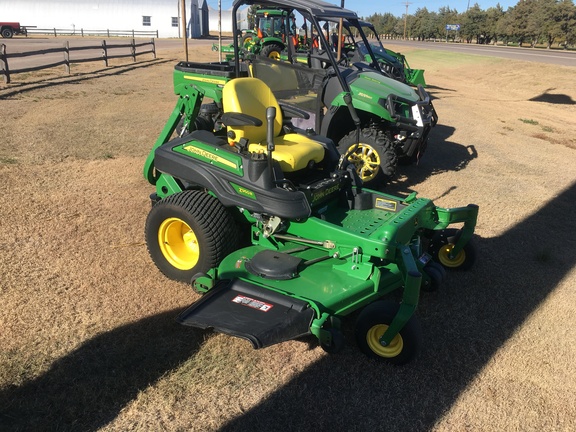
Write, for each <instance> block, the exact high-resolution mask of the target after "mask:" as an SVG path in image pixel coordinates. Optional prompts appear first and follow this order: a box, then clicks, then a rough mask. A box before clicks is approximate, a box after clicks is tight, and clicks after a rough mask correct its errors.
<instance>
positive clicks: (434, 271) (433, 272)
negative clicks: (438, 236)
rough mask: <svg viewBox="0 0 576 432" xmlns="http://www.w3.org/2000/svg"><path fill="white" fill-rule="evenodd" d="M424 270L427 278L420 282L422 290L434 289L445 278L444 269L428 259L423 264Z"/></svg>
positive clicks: (438, 286) (430, 290)
mask: <svg viewBox="0 0 576 432" xmlns="http://www.w3.org/2000/svg"><path fill="white" fill-rule="evenodd" d="M423 270H424V272H426V274H427V275H428V279H427V280H426V281H423V282H422V286H421V287H420V288H421V289H422V291H427V292H432V291H436V290H437V289H438V288H440V286H441V285H442V283H443V282H444V280H445V279H446V270H445V269H444V267H442V266H441V265H440V264H438V263H437V262H435V261H430V262H428V264H426V265H425V266H424V269H423Z"/></svg>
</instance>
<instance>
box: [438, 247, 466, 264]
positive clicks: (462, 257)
mask: <svg viewBox="0 0 576 432" xmlns="http://www.w3.org/2000/svg"><path fill="white" fill-rule="evenodd" d="M452 249H454V245H453V244H452V243H449V244H447V245H445V246H442V247H441V248H440V250H439V251H438V261H440V264H442V265H443V266H444V267H451V268H456V267H460V266H461V265H462V264H464V261H466V252H464V249H462V250H461V251H460V252H458V255H456V256H455V257H454V258H450V252H452Z"/></svg>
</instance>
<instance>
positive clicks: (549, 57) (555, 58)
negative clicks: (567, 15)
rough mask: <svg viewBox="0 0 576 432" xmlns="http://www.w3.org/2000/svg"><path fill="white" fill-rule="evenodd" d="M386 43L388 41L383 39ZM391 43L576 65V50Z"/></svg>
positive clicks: (409, 42)
mask: <svg viewBox="0 0 576 432" xmlns="http://www.w3.org/2000/svg"><path fill="white" fill-rule="evenodd" d="M383 42H384V45H386V42H388V41H383ZM388 43H389V44H393V45H398V46H402V45H405V46H410V47H414V48H420V49H428V50H437V51H451V52H459V53H463V54H472V55H483V56H492V57H501V58H507V59H511V60H522V61H531V62H538V63H548V64H557V65H562V66H576V52H575V51H559V50H546V49H541V48H516V47H504V46H494V45H476V44H455V43H445V42H413V41H397V40H394V41H389V42H388Z"/></svg>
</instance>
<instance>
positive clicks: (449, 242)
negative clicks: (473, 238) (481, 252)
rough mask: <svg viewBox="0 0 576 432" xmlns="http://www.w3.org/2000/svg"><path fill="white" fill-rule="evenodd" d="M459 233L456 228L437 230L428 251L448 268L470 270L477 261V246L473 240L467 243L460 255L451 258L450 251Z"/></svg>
mask: <svg viewBox="0 0 576 432" xmlns="http://www.w3.org/2000/svg"><path fill="white" fill-rule="evenodd" d="M457 233H458V230H457V229H456V228H448V229H444V230H440V231H436V232H435V233H434V236H433V237H432V240H431V241H430V246H429V249H428V253H430V255H432V257H433V258H434V260H435V261H436V262H438V263H440V264H442V266H444V268H446V269H448V270H469V269H470V268H471V267H472V266H473V265H474V262H475V261H476V248H475V247H474V245H473V244H472V243H471V242H468V243H466V245H465V246H464V248H463V249H462V250H461V251H460V253H458V255H456V256H455V257H454V258H450V252H451V251H452V249H453V248H454V245H455V244H456V235H457Z"/></svg>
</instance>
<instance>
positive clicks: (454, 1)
mask: <svg viewBox="0 0 576 432" xmlns="http://www.w3.org/2000/svg"><path fill="white" fill-rule="evenodd" d="M207 1H208V4H209V5H210V7H213V8H215V9H217V8H218V0H207ZM324 1H327V2H329V3H334V4H337V5H340V0H324ZM232 2H233V0H221V4H222V9H223V10H226V9H230V8H231V7H232ZM408 3H410V4H409V5H408V14H414V12H416V10H418V9H422V8H424V7H426V8H427V9H428V10H429V11H430V12H438V9H440V8H441V7H444V6H449V7H450V9H456V10H457V11H458V12H465V11H466V8H467V7H468V4H470V6H473V5H474V4H475V3H478V4H479V5H480V7H481V8H482V9H483V10H486V9H488V8H490V7H493V6H496V5H497V4H498V3H500V6H502V7H503V8H504V10H506V9H508V8H509V7H511V6H515V5H516V3H518V0H501V1H498V0H476V1H475V0H470V2H468V0H408ZM344 7H345V8H346V9H350V10H353V11H354V12H356V13H357V14H358V15H359V16H360V17H368V16H370V15H372V14H375V13H380V14H384V13H386V12H390V13H391V14H392V15H394V16H397V17H401V16H402V15H403V14H404V12H406V1H405V0H380V1H370V0H344Z"/></svg>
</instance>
